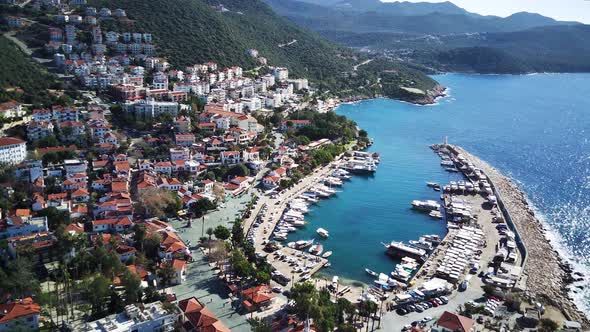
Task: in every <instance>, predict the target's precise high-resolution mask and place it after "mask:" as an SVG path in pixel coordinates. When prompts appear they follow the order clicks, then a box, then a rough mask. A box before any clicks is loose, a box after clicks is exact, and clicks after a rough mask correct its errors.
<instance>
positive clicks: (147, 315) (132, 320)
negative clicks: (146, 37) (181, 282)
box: [81, 301, 179, 332]
mask: <svg viewBox="0 0 590 332" xmlns="http://www.w3.org/2000/svg"><path fill="white" fill-rule="evenodd" d="M178 316H179V313H178V312H173V313H169V312H168V311H166V310H165V309H164V307H163V305H162V302H160V301H158V302H153V303H150V304H143V305H142V304H140V305H134V304H130V305H127V306H125V312H122V313H119V314H115V315H110V316H107V317H105V318H102V319H99V320H95V321H93V322H88V323H86V324H85V326H84V327H82V328H81V331H84V332H131V331H137V332H160V331H173V330H174V323H175V322H176V321H177V320H178Z"/></svg>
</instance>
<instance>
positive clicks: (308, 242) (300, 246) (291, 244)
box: [287, 239, 314, 249]
mask: <svg viewBox="0 0 590 332" xmlns="http://www.w3.org/2000/svg"><path fill="white" fill-rule="evenodd" d="M313 242H314V239H311V240H299V241H295V242H289V243H287V247H289V248H292V249H303V248H307V247H309V246H311V245H312V244H313Z"/></svg>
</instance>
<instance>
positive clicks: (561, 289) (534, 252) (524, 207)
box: [448, 145, 590, 327]
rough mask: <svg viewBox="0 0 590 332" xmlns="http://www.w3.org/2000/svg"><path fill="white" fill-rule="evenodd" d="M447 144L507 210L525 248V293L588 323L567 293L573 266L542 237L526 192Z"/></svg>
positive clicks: (540, 228)
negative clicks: (474, 169)
mask: <svg viewBox="0 0 590 332" xmlns="http://www.w3.org/2000/svg"><path fill="white" fill-rule="evenodd" d="M448 148H449V150H450V151H454V153H455V154H456V155H462V156H463V157H465V158H467V159H468V160H469V161H471V162H472V163H473V164H474V166H475V167H477V168H479V169H481V170H482V171H484V173H485V174H486V175H487V176H488V177H489V179H490V180H491V182H492V183H493V186H494V187H495V190H496V192H497V194H498V195H499V196H500V198H501V200H502V202H503V203H504V206H505V208H506V210H507V211H508V213H509V214H510V217H511V219H512V221H513V222H514V224H515V226H516V228H517V230H518V233H519V234H520V236H521V238H522V240H523V242H524V245H525V247H526V251H527V261H526V265H525V267H524V274H525V275H526V293H527V295H529V296H530V297H532V298H536V299H539V300H541V299H542V300H543V302H546V303H549V304H551V305H553V306H555V307H556V308H558V309H560V310H561V311H562V312H563V314H564V315H565V316H566V317H567V318H568V319H571V320H576V321H579V322H581V323H583V324H584V325H585V326H586V327H587V326H590V321H589V320H588V317H587V316H586V315H585V314H584V313H583V312H581V311H580V310H579V309H578V308H577V306H576V304H575V303H574V302H573V300H572V299H571V298H570V297H569V295H568V290H567V286H568V285H569V284H571V282H572V281H573V279H574V278H573V277H572V270H571V268H570V266H569V264H568V263H567V262H565V261H563V260H562V258H561V257H560V256H559V253H558V252H557V251H556V250H555V249H554V248H553V247H552V245H551V243H550V242H549V241H548V239H547V238H546V237H545V230H544V226H543V224H542V223H541V222H540V221H539V220H538V219H537V218H536V217H535V214H534V212H533V211H532V209H531V208H530V206H529V204H528V201H527V198H526V196H525V194H524V193H523V192H522V191H521V190H520V189H519V188H518V187H517V186H516V184H515V183H514V182H513V181H512V180H510V179H509V178H508V177H506V176H504V175H502V174H501V173H500V172H499V171H498V170H496V169H495V168H493V167H492V166H490V165H489V164H488V163H487V162H485V161H483V160H481V159H480V158H478V157H476V156H474V155H472V154H470V153H469V152H467V151H466V150H464V149H462V148H461V147H457V146H451V145H449V146H448Z"/></svg>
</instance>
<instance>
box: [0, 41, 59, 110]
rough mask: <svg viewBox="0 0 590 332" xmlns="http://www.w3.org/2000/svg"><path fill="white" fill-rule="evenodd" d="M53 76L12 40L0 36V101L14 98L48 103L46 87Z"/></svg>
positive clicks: (27, 101)
mask: <svg viewBox="0 0 590 332" xmlns="http://www.w3.org/2000/svg"><path fill="white" fill-rule="evenodd" d="M54 83H55V77H54V76H53V75H51V74H49V73H48V72H47V71H46V70H45V68H43V67H42V66H41V65H39V64H37V63H35V62H34V61H32V60H31V59H30V58H29V56H28V55H26V54H25V53H23V52H22V51H21V50H20V49H19V48H18V47H17V46H16V45H15V44H14V43H13V42H12V41H10V40H9V39H7V38H6V37H4V36H0V88H1V89H2V90H1V91H0V101H6V100H11V99H16V100H19V101H21V102H25V103H39V104H44V103H48V102H49V100H50V97H49V93H48V91H47V89H49V88H51V87H52V85H53V84H54Z"/></svg>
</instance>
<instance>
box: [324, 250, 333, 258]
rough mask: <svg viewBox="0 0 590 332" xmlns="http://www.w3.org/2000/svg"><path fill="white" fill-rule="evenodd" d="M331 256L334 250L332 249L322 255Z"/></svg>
mask: <svg viewBox="0 0 590 332" xmlns="http://www.w3.org/2000/svg"><path fill="white" fill-rule="evenodd" d="M330 256H332V252H331V251H326V252H325V253H324V254H323V255H322V257H324V258H328V257H330Z"/></svg>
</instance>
